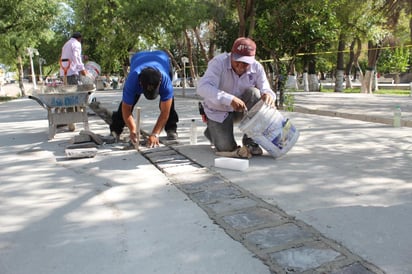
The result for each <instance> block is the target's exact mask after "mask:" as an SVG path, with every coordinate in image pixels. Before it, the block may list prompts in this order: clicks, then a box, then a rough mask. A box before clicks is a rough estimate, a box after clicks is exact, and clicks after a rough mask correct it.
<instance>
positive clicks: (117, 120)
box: [110, 95, 179, 135]
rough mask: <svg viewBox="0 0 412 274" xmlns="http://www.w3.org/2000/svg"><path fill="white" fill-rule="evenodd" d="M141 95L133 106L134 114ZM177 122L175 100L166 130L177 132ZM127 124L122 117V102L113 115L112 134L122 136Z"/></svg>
mask: <svg viewBox="0 0 412 274" xmlns="http://www.w3.org/2000/svg"><path fill="white" fill-rule="evenodd" d="M139 98H140V95H137V96H136V98H135V100H134V103H133V106H132V113H133V109H134V106H135V105H136V104H137V102H138V101H139ZM159 107H160V101H159ZM177 122H179V116H178V115H177V112H176V110H175V99H174V98H173V99H172V106H171V108H170V113H169V119H167V122H166V125H165V130H166V131H169V130H171V131H175V132H176V130H177ZM125 125H126V124H125V122H124V120H123V115H122V102H120V104H119V108H118V109H117V111H114V112H113V115H112V124H111V125H110V132H113V131H114V132H115V133H116V134H118V135H120V134H121V133H122V132H123V128H124V126H125Z"/></svg>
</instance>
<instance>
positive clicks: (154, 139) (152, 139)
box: [146, 134, 159, 148]
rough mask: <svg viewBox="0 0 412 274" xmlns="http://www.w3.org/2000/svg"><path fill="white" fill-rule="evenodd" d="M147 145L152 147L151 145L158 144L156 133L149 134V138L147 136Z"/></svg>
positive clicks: (156, 145) (155, 145)
mask: <svg viewBox="0 0 412 274" xmlns="http://www.w3.org/2000/svg"><path fill="white" fill-rule="evenodd" d="M146 146H147V147H149V148H153V147H158V146H159V137H158V136H156V135H153V134H152V135H150V136H149V138H147V144H146Z"/></svg>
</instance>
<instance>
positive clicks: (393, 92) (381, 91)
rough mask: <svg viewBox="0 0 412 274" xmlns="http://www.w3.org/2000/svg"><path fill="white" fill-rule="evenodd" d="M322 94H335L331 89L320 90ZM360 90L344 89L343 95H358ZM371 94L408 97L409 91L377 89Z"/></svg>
mask: <svg viewBox="0 0 412 274" xmlns="http://www.w3.org/2000/svg"><path fill="white" fill-rule="evenodd" d="M321 92H324V93H332V92H335V90H334V89H332V88H322V91H321ZM360 92H361V89H360V88H348V89H344V90H343V93H360ZM373 94H382V95H400V96H409V95H410V94H411V91H410V90H409V89H379V90H378V91H374V92H373Z"/></svg>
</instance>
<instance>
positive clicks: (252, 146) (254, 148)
mask: <svg viewBox="0 0 412 274" xmlns="http://www.w3.org/2000/svg"><path fill="white" fill-rule="evenodd" d="M242 143H243V145H244V146H246V147H247V148H248V149H249V152H250V154H252V155H254V156H259V155H262V154H263V150H262V149H261V148H260V146H259V145H258V144H256V143H255V141H253V139H252V138H249V137H247V135H246V134H245V135H243V138H242Z"/></svg>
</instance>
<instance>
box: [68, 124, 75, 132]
mask: <svg viewBox="0 0 412 274" xmlns="http://www.w3.org/2000/svg"><path fill="white" fill-rule="evenodd" d="M67 127H68V128H69V131H75V130H76V125H75V124H73V123H71V124H68V125H67Z"/></svg>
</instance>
